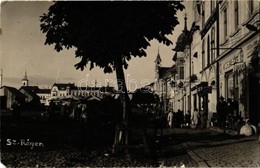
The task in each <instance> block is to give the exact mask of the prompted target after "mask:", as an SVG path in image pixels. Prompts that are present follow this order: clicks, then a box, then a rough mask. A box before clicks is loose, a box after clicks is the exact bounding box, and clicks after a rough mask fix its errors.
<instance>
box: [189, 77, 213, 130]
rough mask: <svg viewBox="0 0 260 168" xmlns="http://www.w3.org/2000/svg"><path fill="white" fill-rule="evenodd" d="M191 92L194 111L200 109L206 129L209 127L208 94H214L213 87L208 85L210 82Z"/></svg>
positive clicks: (202, 123)
mask: <svg viewBox="0 0 260 168" xmlns="http://www.w3.org/2000/svg"><path fill="white" fill-rule="evenodd" d="M191 90H192V95H193V109H198V111H199V113H200V118H201V121H200V123H201V126H202V127H203V128H205V127H206V126H208V123H207V119H208V112H209V105H208V104H209V102H208V99H209V96H208V94H210V93H211V92H212V87H211V86H209V85H208V82H201V83H199V84H197V85H196V86H194V87H193V88H192V89H191Z"/></svg>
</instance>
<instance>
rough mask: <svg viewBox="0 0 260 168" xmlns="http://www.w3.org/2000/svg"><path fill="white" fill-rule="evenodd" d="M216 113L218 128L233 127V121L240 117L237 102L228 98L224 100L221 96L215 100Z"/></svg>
mask: <svg viewBox="0 0 260 168" xmlns="http://www.w3.org/2000/svg"><path fill="white" fill-rule="evenodd" d="M217 114H218V124H219V127H220V128H234V126H235V123H236V122H238V121H239V120H240V119H241V117H240V114H239V111H238V102H237V101H232V99H230V98H228V99H227V101H225V99H224V97H223V96H221V97H220V99H219V101H218V102H217Z"/></svg>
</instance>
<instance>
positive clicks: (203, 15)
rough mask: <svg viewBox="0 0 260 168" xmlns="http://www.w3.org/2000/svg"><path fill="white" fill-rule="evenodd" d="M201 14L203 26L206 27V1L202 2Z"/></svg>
mask: <svg viewBox="0 0 260 168" xmlns="http://www.w3.org/2000/svg"><path fill="white" fill-rule="evenodd" d="M201 15H202V27H204V24H205V3H204V2H202V11H201Z"/></svg>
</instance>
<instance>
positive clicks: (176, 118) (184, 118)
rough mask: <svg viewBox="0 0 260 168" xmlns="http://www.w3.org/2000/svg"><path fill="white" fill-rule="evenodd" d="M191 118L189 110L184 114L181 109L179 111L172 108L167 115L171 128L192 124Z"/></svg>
mask: <svg viewBox="0 0 260 168" xmlns="http://www.w3.org/2000/svg"><path fill="white" fill-rule="evenodd" d="M190 118H191V116H190V113H189V112H187V113H186V114H185V115H184V112H183V111H181V110H180V109H179V110H178V111H177V112H174V111H173V110H172V109H170V110H169V113H168V116H167V122H168V126H169V128H182V127H188V126H189V125H190V124H191V120H190Z"/></svg>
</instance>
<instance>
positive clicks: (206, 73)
mask: <svg viewBox="0 0 260 168" xmlns="http://www.w3.org/2000/svg"><path fill="white" fill-rule="evenodd" d="M192 3H194V5H192V6H193V9H191V10H193V12H194V15H193V16H195V17H194V18H193V24H192V26H191V29H190V31H189V32H188V35H187V37H186V39H185V40H183V41H184V42H183V41H182V45H181V46H182V48H181V50H177V51H179V52H183V53H184V61H185V63H184V71H185V79H186V81H187V82H186V83H184V88H185V90H186V96H185V98H184V99H185V100H187V101H186V103H185V109H187V110H191V112H192V111H193V110H194V108H198V110H199V111H200V112H202V113H205V114H206V115H208V116H209V118H210V117H211V116H212V114H213V113H216V104H217V100H218V98H219V97H220V96H223V97H224V98H225V100H226V101H227V100H228V99H231V100H232V101H234V102H236V103H235V104H237V115H241V116H242V117H243V118H249V119H250V120H251V122H252V123H254V124H257V123H259V111H260V107H259V103H258V102H257V100H259V96H260V90H259V69H260V68H259V57H260V54H259V52H260V51H259V50H260V49H259V48H260V42H259V41H260V35H259V33H260V27H259V25H260V21H259V20H260V8H259V2H258V1H256V0H251V1H231V0H222V1H194V2H192ZM194 7H195V8H194ZM186 10H189V9H186ZM180 36H182V37H183V33H182V34H181V35H180ZM178 40H179V39H178ZM184 46H186V48H184ZM176 47H177V46H176Z"/></svg>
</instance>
